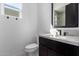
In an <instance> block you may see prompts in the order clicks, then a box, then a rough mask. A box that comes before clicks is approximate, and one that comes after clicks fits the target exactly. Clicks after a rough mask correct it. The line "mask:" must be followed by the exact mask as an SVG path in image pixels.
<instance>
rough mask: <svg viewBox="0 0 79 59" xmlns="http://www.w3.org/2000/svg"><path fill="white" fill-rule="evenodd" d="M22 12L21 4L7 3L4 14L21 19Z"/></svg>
mask: <svg viewBox="0 0 79 59" xmlns="http://www.w3.org/2000/svg"><path fill="white" fill-rule="evenodd" d="M21 11H22V4H21V3H6V4H4V14H5V15H10V16H16V17H20V15H21Z"/></svg>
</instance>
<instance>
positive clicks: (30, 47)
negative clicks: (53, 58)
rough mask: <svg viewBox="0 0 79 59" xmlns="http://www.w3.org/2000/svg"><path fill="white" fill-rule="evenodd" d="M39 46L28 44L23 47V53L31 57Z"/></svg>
mask: <svg viewBox="0 0 79 59" xmlns="http://www.w3.org/2000/svg"><path fill="white" fill-rule="evenodd" d="M38 47H39V45H38V44H36V43H32V44H29V45H27V46H25V51H26V53H28V55H29V56H33V55H34V52H35V51H36V50H37V49H38Z"/></svg>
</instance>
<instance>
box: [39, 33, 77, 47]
mask: <svg viewBox="0 0 79 59" xmlns="http://www.w3.org/2000/svg"><path fill="white" fill-rule="evenodd" d="M40 36H41V37H44V38H48V39H50V40H55V41H59V42H63V43H67V44H71V45H75V46H79V37H76V36H57V37H53V35H51V34H41V35H40Z"/></svg>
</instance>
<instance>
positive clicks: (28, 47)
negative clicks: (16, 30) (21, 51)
mask: <svg viewBox="0 0 79 59" xmlns="http://www.w3.org/2000/svg"><path fill="white" fill-rule="evenodd" d="M35 47H38V44H36V43H32V44H29V45H27V46H26V47H25V48H26V49H31V48H35Z"/></svg>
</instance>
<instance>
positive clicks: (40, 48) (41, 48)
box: [39, 45, 48, 56]
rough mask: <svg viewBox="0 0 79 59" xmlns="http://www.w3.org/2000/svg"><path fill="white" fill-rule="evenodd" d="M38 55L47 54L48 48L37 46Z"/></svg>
mask: <svg viewBox="0 0 79 59" xmlns="http://www.w3.org/2000/svg"><path fill="white" fill-rule="evenodd" d="M39 56H48V48H47V47H45V46H42V45H40V46H39Z"/></svg>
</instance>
